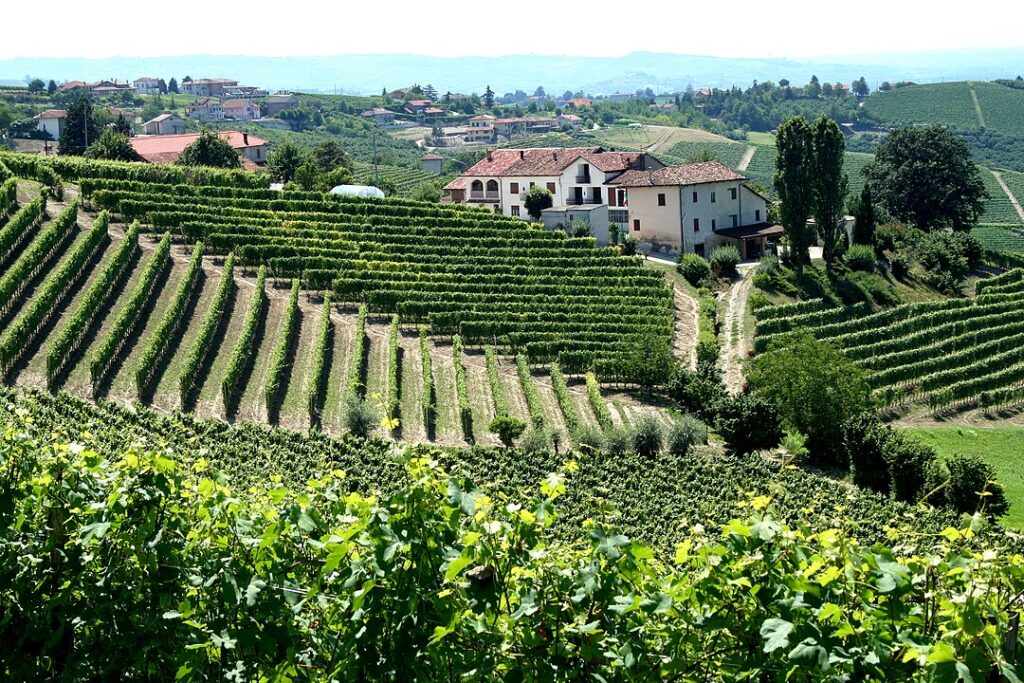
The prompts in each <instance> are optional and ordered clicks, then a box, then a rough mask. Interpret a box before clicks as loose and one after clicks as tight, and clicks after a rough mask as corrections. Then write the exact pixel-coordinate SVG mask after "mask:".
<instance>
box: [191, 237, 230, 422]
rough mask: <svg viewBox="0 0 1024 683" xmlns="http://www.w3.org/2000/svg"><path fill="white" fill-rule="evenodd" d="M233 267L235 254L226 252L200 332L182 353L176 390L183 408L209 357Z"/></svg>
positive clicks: (226, 298)
mask: <svg viewBox="0 0 1024 683" xmlns="http://www.w3.org/2000/svg"><path fill="white" fill-rule="evenodd" d="M234 269H235V255H234V254H228V257H227V259H226V260H225V261H224V274H223V275H222V276H221V279H220V284H218V285H217V291H216V292H214V294H213V300H212V301H211V302H210V307H209V308H207V309H206V313H204V314H203V320H202V322H201V323H200V324H199V333H198V334H197V335H196V338H195V340H194V341H193V342H192V347H191V348H190V349H189V350H188V353H187V354H186V355H185V363H184V365H183V367H182V371H181V377H180V378H179V379H178V394H179V396H180V398H181V405H182V408H184V407H186V406H187V405H189V403H190V402H191V400H192V397H193V395H194V392H195V391H196V389H197V388H198V381H199V371H200V369H201V368H202V366H203V365H204V364H205V362H206V360H207V358H208V357H209V355H210V349H211V347H212V346H213V338H214V337H215V336H216V334H217V331H218V330H219V329H220V328H221V326H222V323H223V321H224V312H225V310H226V309H227V304H228V299H229V298H230V297H231V290H232V288H233V287H234V281H235V279H234Z"/></svg>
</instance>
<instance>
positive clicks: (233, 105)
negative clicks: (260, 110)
mask: <svg viewBox="0 0 1024 683" xmlns="http://www.w3.org/2000/svg"><path fill="white" fill-rule="evenodd" d="M249 104H251V103H250V102H249V100H224V102H223V103H222V106H223V107H224V108H225V109H241V108H242V107H248V106H249Z"/></svg>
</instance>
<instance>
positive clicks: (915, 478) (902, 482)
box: [884, 430, 936, 503]
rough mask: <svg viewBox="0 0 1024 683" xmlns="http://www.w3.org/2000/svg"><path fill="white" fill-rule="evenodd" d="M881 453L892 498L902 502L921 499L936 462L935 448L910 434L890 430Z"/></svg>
mask: <svg viewBox="0 0 1024 683" xmlns="http://www.w3.org/2000/svg"><path fill="white" fill-rule="evenodd" d="M884 454H885V462H886V464H887V465H888V468H889V481H890V483H891V487H892V488H891V492H892V495H893V497H894V498H896V499H897V500H902V501H903V502H905V503H913V502H915V501H917V500H920V498H921V496H922V495H923V494H924V493H925V490H924V487H925V482H926V481H927V479H928V474H929V471H930V470H931V467H932V465H933V464H934V462H935V457H936V456H935V450H934V449H933V448H932V447H931V446H929V445H927V444H925V443H922V442H921V441H918V440H917V439H914V438H913V437H909V436H906V435H904V434H900V433H899V432H897V431H895V430H892V431H891V432H890V435H889V438H888V440H887V441H886V442H885V445H884Z"/></svg>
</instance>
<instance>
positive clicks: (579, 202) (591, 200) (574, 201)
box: [565, 197, 604, 206]
mask: <svg viewBox="0 0 1024 683" xmlns="http://www.w3.org/2000/svg"><path fill="white" fill-rule="evenodd" d="M587 204H604V202H603V201H602V200H600V199H598V198H597V197H582V198H581V197H569V199H567V200H566V201H565V205H566V206H584V205H587Z"/></svg>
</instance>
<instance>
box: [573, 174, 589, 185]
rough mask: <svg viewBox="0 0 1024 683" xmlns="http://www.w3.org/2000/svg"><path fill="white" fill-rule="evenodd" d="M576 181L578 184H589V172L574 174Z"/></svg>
mask: <svg viewBox="0 0 1024 683" xmlns="http://www.w3.org/2000/svg"><path fill="white" fill-rule="evenodd" d="M576 182H577V183H579V184H580V185H589V184H590V174H589V173H587V174H585V175H578V176H576Z"/></svg>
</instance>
